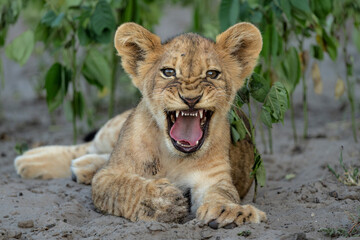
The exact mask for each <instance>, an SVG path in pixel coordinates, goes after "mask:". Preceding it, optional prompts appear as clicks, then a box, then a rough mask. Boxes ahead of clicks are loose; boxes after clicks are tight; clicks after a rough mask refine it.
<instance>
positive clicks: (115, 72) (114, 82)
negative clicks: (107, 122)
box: [108, 56, 119, 118]
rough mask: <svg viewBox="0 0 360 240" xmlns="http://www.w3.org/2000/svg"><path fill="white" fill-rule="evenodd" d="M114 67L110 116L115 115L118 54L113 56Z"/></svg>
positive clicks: (111, 83)
mask: <svg viewBox="0 0 360 240" xmlns="http://www.w3.org/2000/svg"><path fill="white" fill-rule="evenodd" d="M112 63H113V68H112V76H111V82H110V89H109V90H110V104H109V112H108V113H109V118H112V117H113V116H114V106H115V89H116V78H117V70H118V64H119V58H118V57H117V56H113V61H112Z"/></svg>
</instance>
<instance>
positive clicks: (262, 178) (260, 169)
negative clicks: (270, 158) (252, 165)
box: [256, 161, 266, 187]
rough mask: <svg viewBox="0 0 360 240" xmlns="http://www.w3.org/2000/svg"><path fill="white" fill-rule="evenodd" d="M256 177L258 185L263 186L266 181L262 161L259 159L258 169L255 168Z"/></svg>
mask: <svg viewBox="0 0 360 240" xmlns="http://www.w3.org/2000/svg"><path fill="white" fill-rule="evenodd" d="M256 179H257V181H258V183H259V185H260V187H264V186H265V183H266V170H265V167H264V163H263V162H262V161H261V164H260V165H259V167H258V169H257V170H256Z"/></svg>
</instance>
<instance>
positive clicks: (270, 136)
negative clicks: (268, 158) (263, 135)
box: [268, 127, 274, 154]
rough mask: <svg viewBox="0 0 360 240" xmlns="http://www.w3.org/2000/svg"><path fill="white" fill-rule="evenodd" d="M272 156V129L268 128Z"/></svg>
mask: <svg viewBox="0 0 360 240" xmlns="http://www.w3.org/2000/svg"><path fill="white" fill-rule="evenodd" d="M268 135H269V148H270V154H273V153H274V151H273V142H272V129H271V128H269V127H268Z"/></svg>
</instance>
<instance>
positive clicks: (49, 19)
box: [40, 10, 65, 28]
mask: <svg viewBox="0 0 360 240" xmlns="http://www.w3.org/2000/svg"><path fill="white" fill-rule="evenodd" d="M64 17H65V14H64V13H60V14H59V15H56V13H55V12H54V11H51V10H50V11H48V12H47V13H46V14H45V15H44V16H43V17H42V19H41V21H40V22H41V23H43V24H44V25H46V26H49V27H52V28H54V27H58V26H60V24H61V21H62V20H63V18H64Z"/></svg>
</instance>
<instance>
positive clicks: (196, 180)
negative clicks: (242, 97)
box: [15, 23, 266, 227]
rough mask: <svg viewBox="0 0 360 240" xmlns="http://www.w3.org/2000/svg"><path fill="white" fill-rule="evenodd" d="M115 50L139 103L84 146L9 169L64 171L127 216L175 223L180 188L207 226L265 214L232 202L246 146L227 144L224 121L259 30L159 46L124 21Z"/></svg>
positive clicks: (240, 191)
mask: <svg viewBox="0 0 360 240" xmlns="http://www.w3.org/2000/svg"><path fill="white" fill-rule="evenodd" d="M115 47H116V49H117V51H118V53H119V55H120V56H121V59H122V65H123V67H124V69H125V71H126V72H127V73H128V74H129V75H130V76H131V78H132V81H133V83H134V85H135V86H136V87H137V88H138V89H139V90H140V91H141V92H142V95H143V99H142V100H141V102H140V103H139V105H138V106H137V107H136V108H135V109H133V110H129V111H128V112H125V113H123V114H121V115H119V116H117V117H115V118H114V119H112V120H110V121H109V122H108V123H107V124H105V126H104V127H103V128H102V129H101V130H100V131H99V132H98V134H97V135H96V137H95V139H94V141H92V142H90V143H87V144H82V145H77V146H68V147H66V146H48V147H41V148H36V149H33V150H30V151H28V152H26V153H25V154H24V155H22V156H19V157H17V158H16V159H15V168H16V170H17V172H18V173H19V174H20V175H21V176H22V177H24V178H41V179H49V178H58V177H68V176H70V175H71V172H72V174H73V179H74V180H75V181H77V182H81V183H86V184H90V183H91V184H92V198H93V202H94V204H95V206H96V207H97V208H98V209H99V210H101V211H103V212H106V213H110V214H113V215H117V216H122V217H125V218H127V219H130V220H131V221H137V220H156V221H162V222H171V221H180V220H181V219H183V218H184V217H185V216H186V215H187V214H188V207H189V206H188V199H186V198H185V197H184V196H183V193H184V192H186V191H189V190H190V193H191V194H190V195H191V197H190V198H191V199H190V201H191V211H192V212H194V213H196V216H197V218H198V219H199V220H202V221H203V222H205V223H210V222H211V223H212V224H211V225H212V226H216V227H226V226H229V225H235V224H236V225H241V224H243V223H245V222H254V223H258V222H260V221H263V220H265V219H266V215H265V213H264V212H262V211H260V210H258V209H256V208H255V207H253V206H251V205H240V197H243V196H245V195H246V193H247V192H248V190H249V188H250V186H251V184H252V179H251V177H250V172H251V167H252V165H253V161H254V157H253V146H252V144H251V143H250V141H248V140H243V141H241V142H238V143H237V144H236V145H233V144H232V143H231V137H230V127H229V123H228V120H227V116H228V112H229V110H230V107H231V104H232V102H233V100H234V97H235V94H236V92H237V90H238V89H239V88H240V87H241V86H242V85H243V83H244V79H245V78H246V77H247V76H249V75H250V74H251V72H252V70H253V68H254V66H255V65H256V60H257V58H258V55H259V53H260V51H261V48H262V38H261V34H260V32H259V30H258V29H257V28H256V27H255V26H253V25H252V24H249V23H239V24H236V25H234V26H233V27H231V28H229V29H228V30H226V31H225V32H223V33H221V34H220V35H218V36H217V38H216V42H214V41H212V40H209V39H206V38H204V37H201V36H199V35H197V34H193V33H187V34H182V35H180V36H177V37H175V38H173V39H170V40H169V41H167V42H165V43H161V40H160V38H159V37H158V36H156V35H154V34H152V33H151V32H149V31H148V30H146V29H145V28H143V27H141V26H139V25H137V24H135V23H125V24H123V25H121V26H120V27H119V28H118V29H117V31H116V34H115ZM110 153H111V155H110ZM98 169H100V170H99V171H97V170H98Z"/></svg>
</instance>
